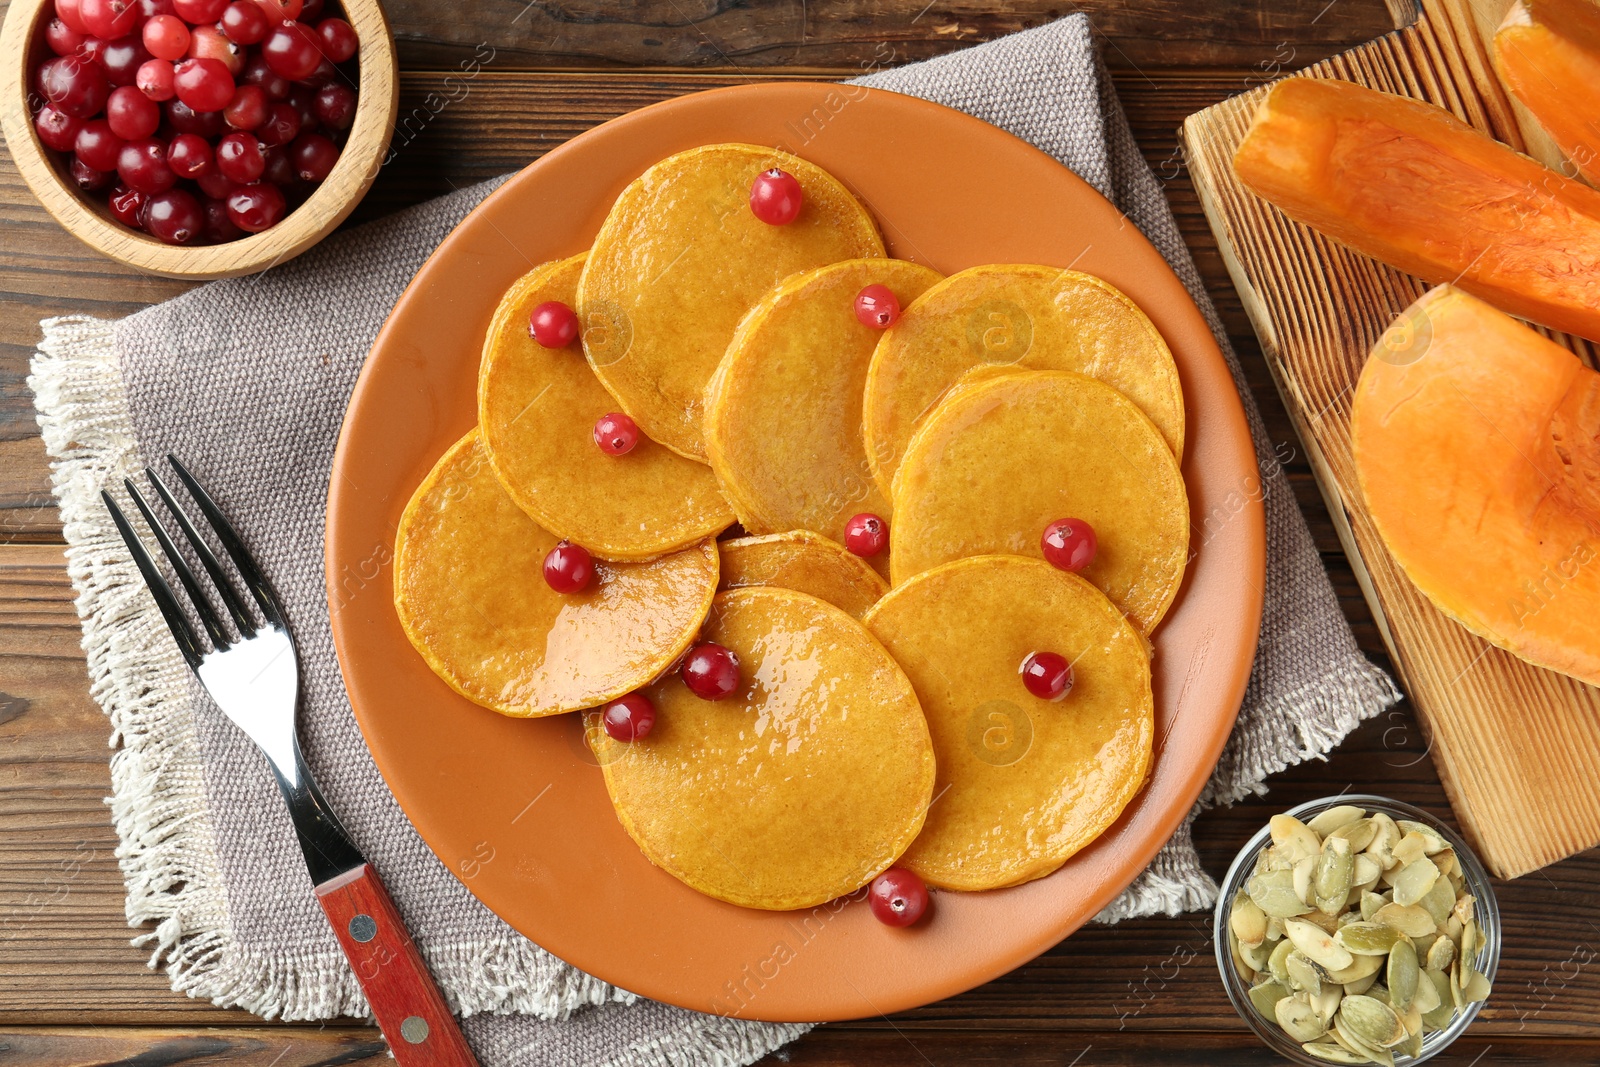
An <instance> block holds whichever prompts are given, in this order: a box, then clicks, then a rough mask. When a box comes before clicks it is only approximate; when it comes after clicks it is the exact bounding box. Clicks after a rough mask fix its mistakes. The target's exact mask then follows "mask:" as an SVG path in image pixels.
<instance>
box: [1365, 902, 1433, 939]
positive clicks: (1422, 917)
mask: <svg viewBox="0 0 1600 1067" xmlns="http://www.w3.org/2000/svg"><path fill="white" fill-rule="evenodd" d="M1372 921H1373V922H1375V923H1382V924H1383V925H1384V926H1392V927H1394V928H1395V929H1396V930H1398V931H1400V932H1401V933H1402V934H1405V935H1406V936H1407V937H1423V936H1425V935H1427V934H1431V933H1433V932H1434V931H1435V930H1437V929H1438V926H1437V925H1435V924H1434V921H1433V916H1432V915H1429V914H1428V913H1427V911H1426V910H1424V909H1423V908H1420V907H1418V906H1417V905H1415V904H1398V903H1396V904H1385V905H1384V906H1383V907H1381V908H1379V909H1378V910H1377V912H1376V913H1374V914H1373V916H1372Z"/></svg>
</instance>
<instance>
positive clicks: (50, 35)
mask: <svg viewBox="0 0 1600 1067" xmlns="http://www.w3.org/2000/svg"><path fill="white" fill-rule="evenodd" d="M44 43H45V44H47V45H49V46H50V51H52V52H54V53H55V54H56V55H58V56H71V55H76V54H77V53H78V49H80V48H82V47H83V34H81V33H79V32H78V31H77V30H75V29H73V28H72V27H71V26H68V25H67V24H66V23H65V22H62V21H61V20H60V19H58V18H56V19H51V20H50V22H49V24H48V25H47V26H45V28H44Z"/></svg>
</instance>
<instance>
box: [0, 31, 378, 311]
mask: <svg viewBox="0 0 1600 1067" xmlns="http://www.w3.org/2000/svg"><path fill="white" fill-rule="evenodd" d="M340 5H341V6H342V7H343V9H344V17H345V18H346V19H347V20H349V22H350V24H351V25H352V26H353V27H355V31H356V34H357V35H358V37H359V38H360V41H361V44H360V49H359V51H358V52H357V59H358V60H359V62H360V66H361V74H360V78H361V81H360V85H359V87H358V89H357V97H356V116H355V121H354V122H353V123H352V124H351V126H350V135H349V137H348V138H347V139H346V141H345V145H344V148H343V150H342V151H341V152H340V153H339V161H338V163H336V164H334V168H333V172H332V173H331V174H329V175H328V177H327V178H326V179H324V180H323V182H322V183H321V184H320V185H319V186H317V188H316V191H315V192H313V193H312V194H311V196H310V197H309V198H308V199H307V200H306V201H305V203H303V204H301V205H300V206H299V207H297V208H295V209H294V210H293V211H292V212H290V213H289V214H288V215H287V216H286V217H285V218H284V219H283V221H281V222H279V223H278V224H277V225H276V226H274V227H272V228H271V229H268V230H263V231H262V232H260V233H255V234H250V235H249V236H246V237H241V238H239V239H238V240H236V241H229V242H227V243H225V244H219V245H199V246H196V247H187V246H183V245H169V244H164V243H163V242H161V241H159V240H157V239H156V238H154V237H151V236H149V235H148V234H144V233H139V232H136V231H134V230H130V229H129V228H128V227H126V226H124V225H123V224H122V223H120V222H118V221H117V220H116V219H115V218H113V217H112V215H111V212H110V208H109V207H108V206H107V205H106V203H105V202H104V201H102V200H98V199H90V198H87V197H85V196H84V195H83V194H81V193H79V192H78V190H77V187H76V186H74V185H73V184H72V181H71V179H70V178H69V177H68V176H67V168H66V163H65V162H63V160H62V153H59V152H55V151H52V150H51V149H48V148H46V147H45V146H44V145H43V144H42V143H40V141H39V136H38V134H37V132H36V131H35V130H34V128H33V109H32V108H31V107H30V106H29V103H30V97H31V96H32V94H33V90H32V88H31V82H32V72H33V68H34V65H35V64H36V63H39V62H42V61H43V60H44V58H45V57H46V56H48V55H49V54H50V53H49V46H48V45H46V44H45V41H44V29H45V26H47V25H48V24H49V22H50V20H51V19H52V18H54V17H55V4H54V0H12V2H11V5H10V8H9V10H8V11H7V12H6V20H5V26H4V28H3V29H0V63H3V64H4V69H3V70H0V130H3V131H4V133H5V138H6V144H7V145H8V146H10V148H11V156H12V158H13V159H14V160H16V164H17V169H18V170H19V171H21V172H22V177H23V180H25V181H26V182H27V183H28V188H30V189H32V190H33V195H34V196H36V197H38V198H39V202H40V203H41V204H43V205H44V207H45V210H46V211H48V212H50V214H51V215H54V216H55V218H56V221H57V222H59V223H61V225H63V226H65V227H66V228H67V230H68V231H69V232H70V233H71V234H72V235H73V236H74V237H77V238H78V239H79V240H81V241H83V242H84V243H85V244H87V245H89V246H90V247H92V248H94V249H95V250H96V251H99V252H102V253H104V254H105V255H107V256H110V257H111V258H112V259H114V260H117V261H118V262H119V263H126V264H128V265H129V266H131V267H137V268H138V269H139V270H142V271H145V272H147V273H150V274H160V275H163V276H165V277H168V278H193V279H196V280H203V279H208V278H228V277H232V276H234V275H239V274H254V273H255V272H257V271H261V270H265V269H267V268H268V267H270V266H272V265H274V264H276V263H282V262H283V261H284V260H287V259H292V258H294V257H295V256H298V255H299V254H300V253H301V252H304V251H305V250H306V249H308V248H310V247H311V246H312V245H314V244H316V243H317V242H318V241H320V240H321V239H322V238H323V237H324V236H326V235H327V234H328V233H330V232H332V230H333V229H334V227H336V226H338V225H339V223H340V222H342V221H344V218H345V216H347V215H349V214H350V212H351V211H352V210H354V209H355V206H356V204H358V203H359V202H360V201H361V197H362V196H363V195H365V193H366V191H367V188H368V187H369V186H371V185H372V182H373V179H375V178H376V177H377V176H378V170H379V168H381V167H382V166H383V164H384V161H385V157H386V155H387V153H388V151H389V137H390V134H391V133H392V132H393V130H394V118H395V113H396V112H397V111H398V110H399V106H400V98H399V93H400V81H399V77H398V71H397V69H396V65H395V52H394V38H393V37H392V36H391V35H390V33H389V21H388V19H386V18H385V17H384V14H383V8H382V7H381V6H380V5H379V2H378V0H340Z"/></svg>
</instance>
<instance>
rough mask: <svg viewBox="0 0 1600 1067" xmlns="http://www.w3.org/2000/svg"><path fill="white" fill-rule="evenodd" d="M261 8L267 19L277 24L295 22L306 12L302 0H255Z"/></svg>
mask: <svg viewBox="0 0 1600 1067" xmlns="http://www.w3.org/2000/svg"><path fill="white" fill-rule="evenodd" d="M253 2H254V3H255V4H256V6H257V7H259V8H261V11H262V13H263V14H264V15H266V16H267V21H268V22H271V23H272V24H273V25H274V26H276V25H277V24H278V23H280V22H284V21H289V22H293V21H294V20H295V19H297V18H299V17H300V16H301V15H302V14H303V13H304V10H303V9H304V6H305V5H304V4H303V3H302V2H301V0H253Z"/></svg>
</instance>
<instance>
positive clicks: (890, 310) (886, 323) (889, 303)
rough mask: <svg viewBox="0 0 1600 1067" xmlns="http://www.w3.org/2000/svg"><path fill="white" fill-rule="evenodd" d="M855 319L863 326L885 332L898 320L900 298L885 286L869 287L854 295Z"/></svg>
mask: <svg viewBox="0 0 1600 1067" xmlns="http://www.w3.org/2000/svg"><path fill="white" fill-rule="evenodd" d="M856 318H858V319H860V320H861V325H863V326H871V327H872V328H873V329H874V330H887V329H888V328H889V327H891V326H893V325H894V324H895V322H896V321H898V320H899V318H900V298H899V297H897V296H895V295H894V293H892V292H890V291H889V287H888V286H887V285H869V286H867V287H866V288H865V289H863V290H861V292H859V293H857V294H856Z"/></svg>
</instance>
